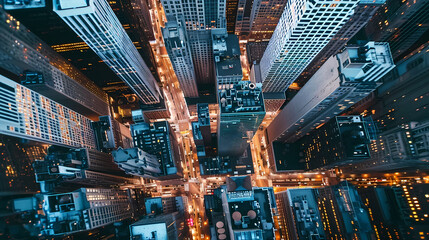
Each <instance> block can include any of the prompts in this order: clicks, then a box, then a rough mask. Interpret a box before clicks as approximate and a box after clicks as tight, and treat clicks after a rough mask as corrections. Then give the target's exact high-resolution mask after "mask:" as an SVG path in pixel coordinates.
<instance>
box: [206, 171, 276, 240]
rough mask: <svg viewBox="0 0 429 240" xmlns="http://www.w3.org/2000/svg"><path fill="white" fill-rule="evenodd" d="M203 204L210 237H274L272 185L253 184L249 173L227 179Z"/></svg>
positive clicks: (274, 203)
mask: <svg viewBox="0 0 429 240" xmlns="http://www.w3.org/2000/svg"><path fill="white" fill-rule="evenodd" d="M204 206H205V210H206V214H207V218H208V219H209V225H210V232H211V235H212V236H213V239H231V240H238V239H267V240H268V239H275V233H274V230H275V229H274V219H273V212H275V211H276V208H277V206H276V202H275V198H274V191H273V188H267V187H263V188H259V187H252V181H251V179H250V176H240V177H231V178H227V184H226V185H222V186H221V187H220V188H218V189H215V190H214V192H213V195H205V196H204Z"/></svg>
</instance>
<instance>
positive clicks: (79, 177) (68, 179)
mask: <svg viewBox="0 0 429 240" xmlns="http://www.w3.org/2000/svg"><path fill="white" fill-rule="evenodd" d="M33 168H34V174H35V176H36V182H38V183H39V184H40V189H41V192H44V193H46V192H55V191H57V188H58V187H61V185H64V184H65V183H69V184H77V185H78V186H92V187H97V186H105V187H109V186H112V185H126V184H130V185H132V184H140V183H141V181H140V180H139V179H138V178H131V177H125V176H124V174H123V172H122V171H121V169H119V168H118V167H117V165H116V164H115V163H114V162H113V159H112V156H111V155H110V154H107V153H102V152H99V151H96V150H91V149H85V148H82V149H69V148H61V147H56V146H51V147H50V148H49V149H48V154H47V155H46V156H45V157H44V158H39V159H37V160H36V161H35V162H34V163H33Z"/></svg>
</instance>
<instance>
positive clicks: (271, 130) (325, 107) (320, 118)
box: [267, 42, 395, 142]
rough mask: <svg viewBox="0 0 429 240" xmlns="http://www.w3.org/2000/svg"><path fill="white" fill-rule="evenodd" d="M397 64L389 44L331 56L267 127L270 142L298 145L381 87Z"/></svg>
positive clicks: (372, 45) (346, 51)
mask: <svg viewBox="0 0 429 240" xmlns="http://www.w3.org/2000/svg"><path fill="white" fill-rule="evenodd" d="M394 67H395V65H394V64H393V60H392V57H391V54H390V50H389V45H388V44H387V43H375V42H369V43H367V44H366V45H364V46H356V47H352V46H349V47H347V48H346V49H345V50H344V51H343V52H342V53H340V54H338V55H336V57H334V56H332V57H331V58H329V59H328V61H326V62H325V63H324V64H323V66H322V67H321V68H320V69H319V70H318V71H317V72H316V74H315V75H313V77H312V78H311V79H310V80H309V81H308V82H307V84H305V85H304V87H303V88H302V89H301V90H300V91H299V92H298V93H297V94H296V95H295V97H293V98H292V100H291V101H290V102H289V103H288V104H287V105H286V106H285V107H284V108H283V109H282V110H281V112H280V113H279V115H278V116H277V117H276V118H275V119H274V120H273V122H272V123H271V124H270V125H269V127H268V128H267V134H268V138H269V142H273V141H282V142H295V141H297V140H298V139H299V138H301V137H302V136H304V135H305V134H307V133H308V132H310V131H311V130H313V129H316V128H317V127H318V126H320V125H321V124H323V123H325V122H327V121H329V119H331V118H333V117H335V116H336V115H339V114H340V113H342V112H344V111H345V110H347V109H348V108H349V107H351V106H352V105H353V104H355V103H357V102H359V101H360V100H362V99H363V98H365V97H366V96H368V95H369V94H370V93H371V92H373V91H374V90H375V89H376V88H377V87H378V86H380V85H381V84H382V81H381V80H382V77H383V76H385V75H386V74H387V73H388V72H389V71H391V70H392V69H393V68H394Z"/></svg>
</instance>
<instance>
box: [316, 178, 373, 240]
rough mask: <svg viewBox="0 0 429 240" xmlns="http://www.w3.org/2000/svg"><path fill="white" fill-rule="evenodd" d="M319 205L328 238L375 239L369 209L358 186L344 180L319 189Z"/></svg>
mask: <svg viewBox="0 0 429 240" xmlns="http://www.w3.org/2000/svg"><path fill="white" fill-rule="evenodd" d="M318 192H319V195H318V200H317V201H318V205H319V211H320V213H321V219H322V223H323V225H324V228H325V234H326V239H335V238H336V237H338V238H339V239H353V238H357V239H362V240H369V239H373V238H372V236H373V234H374V229H373V228H372V226H371V223H370V219H369V214H368V210H367V209H366V207H365V205H364V204H363V202H362V200H361V198H360V196H359V195H358V192H357V190H356V188H355V187H354V186H353V185H351V184H350V183H348V182H347V181H343V182H341V183H340V184H338V185H335V186H329V187H323V188H319V189H318Z"/></svg>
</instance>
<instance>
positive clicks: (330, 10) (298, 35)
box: [261, 0, 359, 92]
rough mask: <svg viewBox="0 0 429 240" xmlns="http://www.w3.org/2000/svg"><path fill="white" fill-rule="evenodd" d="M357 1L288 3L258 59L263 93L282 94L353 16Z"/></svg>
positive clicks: (301, 1) (296, 1)
mask: <svg viewBox="0 0 429 240" xmlns="http://www.w3.org/2000/svg"><path fill="white" fill-rule="evenodd" d="M358 2H359V1H358V0H345V1H334V0H330V1H307V0H292V1H288V3H287V4H286V7H285V9H284V12H283V14H282V16H281V18H280V20H279V23H278V25H277V27H276V30H275V31H274V33H273V36H272V37H271V40H270V42H269V44H268V47H267V49H266V51H265V54H264V56H263V57H262V59H261V74H262V79H263V91H264V92H285V91H286V89H287V88H288V87H289V85H290V84H292V83H293V82H294V81H295V80H296V79H297V78H298V76H299V75H300V74H301V72H302V71H303V70H304V69H305V68H306V67H307V65H308V64H310V62H311V61H312V60H313V58H314V57H316V55H317V54H318V53H319V52H320V51H321V50H322V49H323V48H324V47H325V46H326V44H328V42H329V41H330V39H331V38H332V37H333V36H334V35H335V34H336V33H337V32H338V31H339V30H340V28H341V27H342V26H343V25H344V24H345V23H346V22H347V21H348V20H349V18H350V16H351V15H352V14H353V9H354V8H355V7H356V5H357V3H358Z"/></svg>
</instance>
